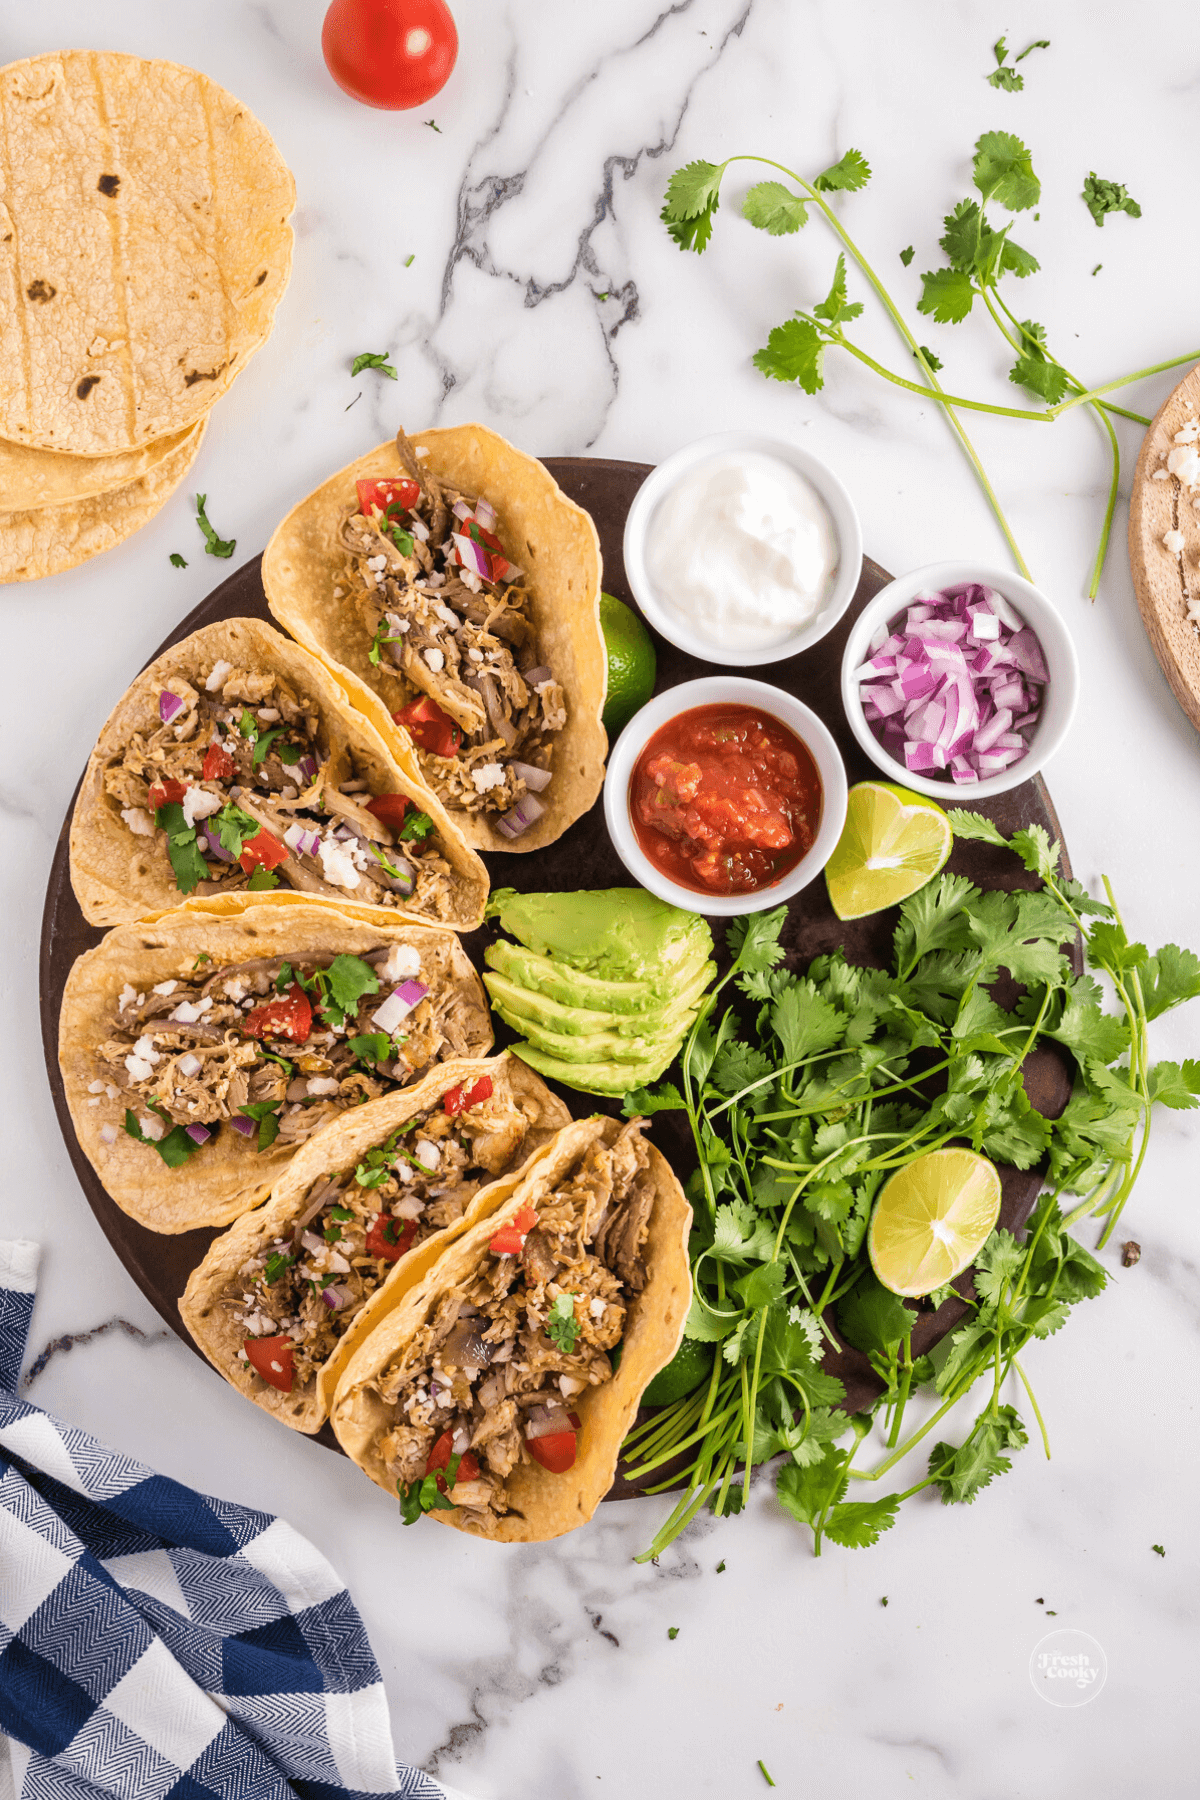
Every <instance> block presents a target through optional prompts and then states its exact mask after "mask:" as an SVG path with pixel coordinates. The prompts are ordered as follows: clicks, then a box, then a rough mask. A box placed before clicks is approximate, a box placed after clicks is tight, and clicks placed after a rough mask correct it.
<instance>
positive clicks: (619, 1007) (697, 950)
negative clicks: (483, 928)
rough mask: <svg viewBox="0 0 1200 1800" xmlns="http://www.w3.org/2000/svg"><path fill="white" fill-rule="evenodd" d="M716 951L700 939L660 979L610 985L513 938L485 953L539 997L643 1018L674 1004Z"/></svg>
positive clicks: (691, 942)
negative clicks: (649, 1010)
mask: <svg viewBox="0 0 1200 1800" xmlns="http://www.w3.org/2000/svg"><path fill="white" fill-rule="evenodd" d="M710 947H711V946H710V945H708V944H705V942H704V941H703V939H702V938H701V937H700V936H699V934H697V935H696V936H695V937H694V938H692V939H689V941H688V952H687V955H686V956H685V957H684V958H683V959H682V960H681V961H680V962H678V963H677V964H674V965H673V966H672V967H671V968H670V969H668V970H664V971H662V972H661V973H660V974H658V975H653V976H652V975H651V974H650V973H649V972H648V973H647V975H646V976H645V977H644V978H643V979H641V980H638V981H606V980H605V979H604V977H603V976H600V975H592V974H588V972H587V971H586V970H584V969H575V968H572V967H571V965H570V963H567V962H561V961H560V962H556V961H554V960H553V959H552V958H551V957H549V956H541V955H539V954H538V952H537V951H536V950H526V949H524V948H523V947H522V945H520V944H513V943H510V942H509V940H508V939H507V938H497V940H496V942H495V943H494V944H489V946H488V948H487V949H486V950H485V952H484V961H485V962H486V963H487V965H488V967H489V968H490V969H496V970H498V971H499V973H500V974H501V975H507V976H508V978H509V980H510V981H512V982H513V983H514V984H515V985H516V986H518V987H522V988H525V989H527V990H529V991H531V992H533V993H536V994H545V995H547V996H548V998H549V999H551V1000H557V1001H558V1002H559V1004H560V1005H561V1006H572V1007H587V1008H590V1009H591V1010H593V1011H595V1012H607V1013H622V1012H640V1011H642V1010H643V1009H644V1008H645V1007H646V1006H647V1004H648V1003H650V1004H652V1003H655V1002H658V1001H664V1002H665V1001H669V1000H671V999H673V997H674V995H675V994H676V993H678V992H679V990H680V988H681V987H682V986H684V985H685V984H688V983H690V982H691V981H692V980H693V979H694V978H695V976H696V974H697V973H698V972H699V970H701V969H703V968H707V969H708V970H709V971H710V975H709V977H707V978H706V979H711V971H712V968H713V965H712V964H711V963H710V962H708V954H709V949H710Z"/></svg>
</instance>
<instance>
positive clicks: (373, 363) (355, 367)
mask: <svg viewBox="0 0 1200 1800" xmlns="http://www.w3.org/2000/svg"><path fill="white" fill-rule="evenodd" d="M388 356H389V352H388V351H386V350H360V351H359V353H358V355H357V356H356V357H355V358H354V361H353V362H352V363H351V365H350V374H351V377H353V376H355V375H359V374H361V373H362V371H363V370H364V369H378V370H379V373H380V374H381V375H386V376H387V378H388V380H389V381H398V380H399V376H398V375H397V374H396V370H395V368H394V366H393V365H392V364H391V363H390V362H389V361H388Z"/></svg>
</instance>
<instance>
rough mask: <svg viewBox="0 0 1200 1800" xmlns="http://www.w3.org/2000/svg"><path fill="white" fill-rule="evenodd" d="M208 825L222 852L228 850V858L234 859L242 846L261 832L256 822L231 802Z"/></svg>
mask: <svg viewBox="0 0 1200 1800" xmlns="http://www.w3.org/2000/svg"><path fill="white" fill-rule="evenodd" d="M209 823H210V824H211V826H212V827H213V829H214V830H215V831H216V834H217V842H218V843H219V844H220V846H221V848H222V850H228V852H229V854H230V856H232V857H235V858H236V857H239V856H240V855H241V854H242V846H243V844H245V843H246V842H247V841H248V840H249V839H250V838H252V837H257V836H258V834H259V832H260V831H261V830H262V826H261V825H260V824H259V822H258V820H257V819H252V818H251V817H250V814H249V813H248V812H243V811H242V809H241V807H240V806H235V805H234V804H233V801H232V800H230V801H228V802H227V804H226V805H224V806H223V807H222V808H221V810H220V812H219V813H216V814H214V816H213V818H212V819H211V820H210V821H209Z"/></svg>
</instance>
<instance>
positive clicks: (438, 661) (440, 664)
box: [421, 645, 446, 675]
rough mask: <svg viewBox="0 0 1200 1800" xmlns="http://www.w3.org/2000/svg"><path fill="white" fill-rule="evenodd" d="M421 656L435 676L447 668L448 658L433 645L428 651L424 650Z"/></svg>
mask: <svg viewBox="0 0 1200 1800" xmlns="http://www.w3.org/2000/svg"><path fill="white" fill-rule="evenodd" d="M421 654H422V656H423V657H424V658H425V661H426V663H427V664H428V666H429V667H430V668H431V669H432V670H433V672H434V674H435V675H436V674H438V673H439V671H440V670H442V669H444V668H445V666H446V658H445V657H444V655H443V654H442V652H441V651H440V650H435V649H434V648H433V646H432V645H430V647H429V648H428V649H427V650H422V652H421Z"/></svg>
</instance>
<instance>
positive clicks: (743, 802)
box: [629, 705, 821, 894]
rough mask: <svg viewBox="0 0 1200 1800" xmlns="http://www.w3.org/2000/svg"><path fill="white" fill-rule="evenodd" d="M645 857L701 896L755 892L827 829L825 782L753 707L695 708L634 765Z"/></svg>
mask: <svg viewBox="0 0 1200 1800" xmlns="http://www.w3.org/2000/svg"><path fill="white" fill-rule="evenodd" d="M629 815H630V818H631V819H632V821H633V829H634V834H635V836H636V837H637V841H638V843H639V844H640V845H641V848H642V850H643V851H644V852H645V854H646V855H647V856H648V857H649V858H650V861H651V862H652V863H653V864H654V866H655V868H656V869H660V870H661V871H662V873H663V874H664V875H666V876H667V877H668V878H669V879H670V880H671V881H677V882H678V883H679V884H680V886H681V887H687V888H692V889H694V890H695V891H696V892H697V893H702V894H703V893H710V894H748V893H752V892H753V891H754V890H755V889H757V888H761V887H766V886H767V885H768V884H769V883H770V882H772V881H778V880H779V878H780V877H781V876H783V875H786V874H787V873H788V870H789V869H794V868H795V866H796V864H797V863H798V862H799V861H800V858H801V857H802V856H804V855H805V854H806V853H807V852H808V850H809V849H811V847H812V842H813V839H814V838H815V837H816V835H817V827H818V826H819V824H820V822H821V777H820V776H819V775H818V774H817V769H816V764H815V763H814V762H813V759H812V757H811V756H810V755H809V753H808V751H807V750H806V749H805V747H804V745H803V744H802V743H801V741H800V739H799V738H798V737H797V736H796V734H795V732H793V731H789V730H788V728H787V726H786V725H782V724H781V723H780V722H779V720H778V719H775V718H772V716H771V714H770V713H765V712H760V711H759V710H758V708H757V707H753V706H734V705H720V706H697V707H693V708H692V710H691V711H690V712H684V713H680V714H679V715H678V717H676V718H674V719H670V720H668V721H667V723H666V724H665V725H660V727H659V729H658V730H657V731H656V732H655V733H654V736H653V737H652V738H651V739H650V741H649V742H648V743H647V745H646V747H645V749H644V750H643V751H642V754H641V755H640V756H639V758H638V760H637V763H636V764H635V766H634V771H633V777H632V779H631V781H630V783H629Z"/></svg>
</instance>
